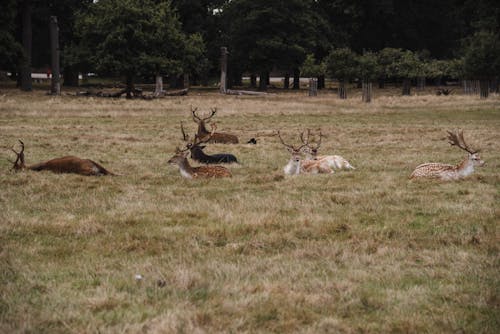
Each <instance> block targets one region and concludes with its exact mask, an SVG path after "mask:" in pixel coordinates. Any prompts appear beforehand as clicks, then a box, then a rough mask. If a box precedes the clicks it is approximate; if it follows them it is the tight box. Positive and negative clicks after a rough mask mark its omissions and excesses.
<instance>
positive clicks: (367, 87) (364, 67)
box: [356, 52, 381, 102]
mask: <svg viewBox="0 0 500 334" xmlns="http://www.w3.org/2000/svg"><path fill="white" fill-rule="evenodd" d="M356 60H357V63H358V65H357V69H358V76H359V77H360V78H361V80H362V91H363V95H362V99H363V101H364V102H371V99H372V82H373V81H374V80H375V79H377V78H378V77H380V73H381V68H380V65H379V64H378V61H377V55H376V54H375V53H373V52H365V53H364V54H363V55H361V56H358V58H357V59H356Z"/></svg>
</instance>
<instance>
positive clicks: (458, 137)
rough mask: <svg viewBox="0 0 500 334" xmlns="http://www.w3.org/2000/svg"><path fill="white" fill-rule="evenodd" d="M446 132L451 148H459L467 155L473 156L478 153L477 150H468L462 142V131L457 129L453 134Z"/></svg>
mask: <svg viewBox="0 0 500 334" xmlns="http://www.w3.org/2000/svg"><path fill="white" fill-rule="evenodd" d="M447 132H448V140H449V143H450V144H451V145H452V146H457V147H460V148H461V149H462V150H464V151H466V152H468V153H469V154H474V153H477V152H479V150H473V149H472V148H470V147H469V146H468V145H467V144H466V143H465V140H464V131H463V130H462V129H457V130H455V132H451V131H447Z"/></svg>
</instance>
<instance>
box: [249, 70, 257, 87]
mask: <svg viewBox="0 0 500 334" xmlns="http://www.w3.org/2000/svg"><path fill="white" fill-rule="evenodd" d="M250 87H252V88H257V76H256V75H255V74H254V73H252V74H250Z"/></svg>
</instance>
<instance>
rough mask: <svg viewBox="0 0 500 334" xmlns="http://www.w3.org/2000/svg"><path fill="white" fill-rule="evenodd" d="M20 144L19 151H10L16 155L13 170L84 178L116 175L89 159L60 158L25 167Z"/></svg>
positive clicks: (22, 148)
mask: <svg viewBox="0 0 500 334" xmlns="http://www.w3.org/2000/svg"><path fill="white" fill-rule="evenodd" d="M19 142H20V143H21V151H20V152H19V153H18V152H16V151H14V149H12V151H13V152H14V153H16V155H17V159H16V161H15V162H14V161H12V163H13V164H14V166H13V167H12V169H14V170H23V169H29V170H32V171H37V172H39V171H44V170H46V171H51V172H53V173H73V174H80V175H86V176H100V175H116V174H114V173H112V172H110V171H108V170H107V169H106V168H104V167H103V166H101V165H100V164H98V163H97V162H95V161H92V160H89V159H80V158H78V157H74V156H66V157H62V158H55V159H52V160H48V161H45V162H40V163H37V164H34V165H29V166H26V165H25V163H24V143H23V142H22V141H19Z"/></svg>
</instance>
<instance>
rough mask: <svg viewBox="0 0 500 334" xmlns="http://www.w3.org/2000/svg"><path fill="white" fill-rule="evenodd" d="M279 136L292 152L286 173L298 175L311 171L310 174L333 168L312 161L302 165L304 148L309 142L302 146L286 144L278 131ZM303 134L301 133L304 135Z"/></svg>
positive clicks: (329, 170) (327, 171) (325, 171)
mask: <svg viewBox="0 0 500 334" xmlns="http://www.w3.org/2000/svg"><path fill="white" fill-rule="evenodd" d="M277 133H278V138H279V139H280V141H281V144H283V146H285V147H286V149H287V150H288V152H290V154H291V157H290V160H289V161H288V163H287V164H286V166H285V167H284V168H283V171H284V172H285V174H286V175H298V174H300V173H306V174H307V173H309V174H317V173H331V172H332V170H331V169H330V168H329V167H328V166H326V167H325V166H322V165H321V164H320V163H319V162H316V161H311V162H306V166H303V165H302V163H303V162H302V157H301V155H302V149H303V148H304V147H306V145H307V144H303V145H302V146H299V147H295V146H292V145H289V144H286V143H285V141H284V140H283V138H281V134H280V132H279V131H278V132H277ZM302 135H303V134H301V136H302Z"/></svg>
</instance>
